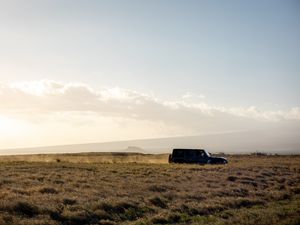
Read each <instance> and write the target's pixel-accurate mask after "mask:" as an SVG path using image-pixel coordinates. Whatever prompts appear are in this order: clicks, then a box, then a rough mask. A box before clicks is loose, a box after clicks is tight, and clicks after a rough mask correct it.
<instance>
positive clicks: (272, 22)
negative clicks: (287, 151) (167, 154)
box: [0, 0, 300, 149]
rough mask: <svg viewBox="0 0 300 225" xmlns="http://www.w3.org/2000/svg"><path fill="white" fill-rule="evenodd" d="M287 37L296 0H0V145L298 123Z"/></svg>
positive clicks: (294, 60)
mask: <svg viewBox="0 0 300 225" xmlns="http://www.w3.org/2000/svg"><path fill="white" fill-rule="evenodd" d="M299 40H300V3H299V1H296V0H287V1H277V0H274V1H271V0H264V1H256V0H254V1H243V0H240V1H237V0H230V1H214V0H213V1H202V0H197V1H192V0H187V1H178V0H160V1H158V0H151V1H146V0H145V1H138V0H118V1H117V0H107V1H101V0H99V1H96V0H88V1H82V0H81V1H80V0H72V1H71V0H51V1H50V0H43V1H40V0H35V1H34V0H28V1H21V0H19V1H16V0H10V1H4V0H0V149H1V148H2V149H3V148H16V147H32V146H44V145H59V144H75V143H86V142H104V141H118V140H128V139H143V138H159V137H169V136H187V135H199V134H212V133H227V132H239V131H245V130H262V129H269V130H272V131H275V132H280V131H279V130H280V129H282V128H283V127H284V130H287V129H291V130H292V129H297V130H300V88H299V86H300V74H299V72H300V63H299V59H300V42H299ZM299 148H300V146H299Z"/></svg>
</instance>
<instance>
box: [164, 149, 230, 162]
mask: <svg viewBox="0 0 300 225" xmlns="http://www.w3.org/2000/svg"><path fill="white" fill-rule="evenodd" d="M169 163H196V164H226V163H228V161H227V159H226V158H223V157H214V156H211V155H210V154H209V153H208V152H207V151H205V150H204V149H179V148H176V149H173V152H172V154H171V155H169Z"/></svg>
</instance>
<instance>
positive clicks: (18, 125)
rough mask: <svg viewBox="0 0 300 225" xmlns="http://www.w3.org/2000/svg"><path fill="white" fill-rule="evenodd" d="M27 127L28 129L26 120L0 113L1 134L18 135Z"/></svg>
mask: <svg viewBox="0 0 300 225" xmlns="http://www.w3.org/2000/svg"><path fill="white" fill-rule="evenodd" d="M26 129H28V127H27V126H26V124H25V122H22V121H19V120H16V119H11V118H8V117H6V116H2V115H0V135H1V136H8V135H13V136H17V135H19V134H22V133H23V132H25V131H26Z"/></svg>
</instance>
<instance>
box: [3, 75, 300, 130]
mask: <svg viewBox="0 0 300 225" xmlns="http://www.w3.org/2000/svg"><path fill="white" fill-rule="evenodd" d="M192 96H193V95H192V94H191V93H187V94H185V95H184V96H183V98H181V100H164V99H160V98H158V97H156V96H154V95H153V94H147V93H139V92H136V91H132V90H127V89H122V88H119V87H114V88H102V89H100V90H95V89H93V88H91V87H90V86H88V85H87V84H83V83H63V82H57V81H51V80H42V81H30V82H21V83H14V84H1V85H0V102H1V105H0V112H2V113H13V114H15V115H17V114H19V115H26V114H34V115H46V114H49V113H57V112H60V113H64V112H82V113H84V112H93V113H96V114H99V115H101V116H109V117H123V118H132V119H137V120H149V121H162V122H166V123H173V124H180V125H182V126H184V124H186V126H192V127H193V126H195V125H196V126H198V127H199V126H201V124H203V125H204V126H209V125H210V126H214V124H215V126H221V125H223V124H230V123H235V122H240V121H241V120H242V119H244V121H245V122H248V123H251V121H254V122H255V121H256V122H258V121H260V122H279V121H295V120H296V121H299V120H300V107H293V108H291V109H290V110H287V111H262V110H259V109H258V108H257V107H255V106H249V107H246V108H245V107H229V108H228V107H223V106H214V105H212V104H208V103H206V102H204V101H203V98H202V97H200V98H198V101H196V100H197V99H196V100H195V101H190V99H189V100H188V101H187V100H186V99H187V98H190V97H192ZM249 121H250V122H249ZM232 127H234V126H232Z"/></svg>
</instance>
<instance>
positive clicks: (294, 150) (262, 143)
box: [0, 129, 300, 155]
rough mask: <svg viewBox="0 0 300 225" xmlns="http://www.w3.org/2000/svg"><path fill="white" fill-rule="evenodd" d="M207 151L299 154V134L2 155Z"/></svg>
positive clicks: (19, 150)
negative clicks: (173, 150) (180, 149)
mask: <svg viewBox="0 0 300 225" xmlns="http://www.w3.org/2000/svg"><path fill="white" fill-rule="evenodd" d="M179 147H180V148H204V149H207V150H209V151H210V152H212V153H217V152H225V153H251V152H266V153H279V154H300V132H298V129H296V130H284V129H283V130H279V131H278V132H276V131H272V130H260V131H244V132H230V133H219V134H208V135H196V136H183V137H168V138H154V139H142V140H128V141H116V142H103V143H86V144H74V145H59V146H45V147H34V148H15V149H2V150H0V154H1V155H12V154H38V153H79V152H141V153H169V152H171V151H172V149H173V148H179Z"/></svg>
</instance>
